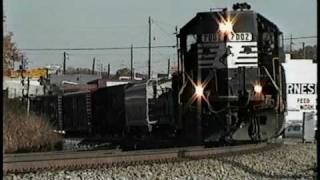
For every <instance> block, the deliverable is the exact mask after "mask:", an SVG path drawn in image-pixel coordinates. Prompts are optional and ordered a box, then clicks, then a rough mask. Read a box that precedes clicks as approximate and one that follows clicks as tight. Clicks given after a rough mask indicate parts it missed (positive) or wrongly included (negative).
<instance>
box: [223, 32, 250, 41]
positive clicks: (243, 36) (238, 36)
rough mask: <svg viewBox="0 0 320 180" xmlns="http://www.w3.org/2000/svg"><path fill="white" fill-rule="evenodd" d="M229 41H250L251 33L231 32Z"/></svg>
mask: <svg viewBox="0 0 320 180" xmlns="http://www.w3.org/2000/svg"><path fill="white" fill-rule="evenodd" d="M229 40H230V41H235V42H237V41H252V34H251V33H249V32H240V33H232V35H231V38H230V39H229Z"/></svg>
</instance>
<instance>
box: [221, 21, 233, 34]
mask: <svg viewBox="0 0 320 180" xmlns="http://www.w3.org/2000/svg"><path fill="white" fill-rule="evenodd" d="M219 30H220V32H222V33H226V34H230V33H232V32H233V24H232V22H231V21H226V22H220V23H219Z"/></svg>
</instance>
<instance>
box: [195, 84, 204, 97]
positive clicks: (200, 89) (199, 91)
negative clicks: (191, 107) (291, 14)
mask: <svg viewBox="0 0 320 180" xmlns="http://www.w3.org/2000/svg"><path fill="white" fill-rule="evenodd" d="M195 89H196V92H195V94H196V95H197V97H202V96H203V87H202V86H201V85H197V86H196V87H195Z"/></svg>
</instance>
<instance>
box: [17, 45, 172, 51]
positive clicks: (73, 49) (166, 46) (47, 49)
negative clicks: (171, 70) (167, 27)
mask: <svg viewBox="0 0 320 180" xmlns="http://www.w3.org/2000/svg"><path fill="white" fill-rule="evenodd" d="M133 48H134V49H147V48H149V47H148V46H135V47H133ZM151 48H176V46H175V45H171V46H170V45H164V46H151ZM123 49H131V47H101V48H25V49H20V50H22V51H101V50H123Z"/></svg>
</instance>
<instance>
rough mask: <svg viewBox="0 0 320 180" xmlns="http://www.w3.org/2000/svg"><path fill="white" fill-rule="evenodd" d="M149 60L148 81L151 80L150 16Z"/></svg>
mask: <svg viewBox="0 0 320 180" xmlns="http://www.w3.org/2000/svg"><path fill="white" fill-rule="evenodd" d="M148 22H149V46H148V49H149V60H148V79H150V78H151V17H150V16H149V21H148Z"/></svg>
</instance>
